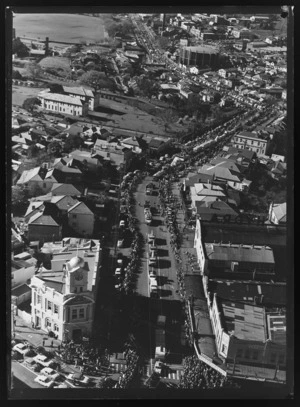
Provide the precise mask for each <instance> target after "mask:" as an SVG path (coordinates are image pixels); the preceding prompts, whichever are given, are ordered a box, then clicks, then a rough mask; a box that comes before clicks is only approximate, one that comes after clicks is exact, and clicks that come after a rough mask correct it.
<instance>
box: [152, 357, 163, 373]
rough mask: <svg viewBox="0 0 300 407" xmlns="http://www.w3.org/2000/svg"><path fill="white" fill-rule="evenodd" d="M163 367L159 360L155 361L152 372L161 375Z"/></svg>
mask: <svg viewBox="0 0 300 407" xmlns="http://www.w3.org/2000/svg"><path fill="white" fill-rule="evenodd" d="M164 366H165V365H164V364H163V362H162V361H161V360H157V361H156V362H155V364H154V372H155V373H158V374H161V373H162V370H163V368H164Z"/></svg>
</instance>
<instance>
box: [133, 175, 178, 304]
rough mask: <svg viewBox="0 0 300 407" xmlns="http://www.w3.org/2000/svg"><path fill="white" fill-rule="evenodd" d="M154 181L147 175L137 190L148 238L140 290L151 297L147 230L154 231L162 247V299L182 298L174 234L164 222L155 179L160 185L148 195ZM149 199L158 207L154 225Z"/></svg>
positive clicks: (158, 268) (138, 210) (159, 254)
mask: <svg viewBox="0 0 300 407" xmlns="http://www.w3.org/2000/svg"><path fill="white" fill-rule="evenodd" d="M150 182H152V183H153V181H152V177H146V178H145V179H144V180H143V182H142V183H141V184H139V186H138V188H137V192H136V194H135V195H136V196H135V198H136V202H137V204H136V217H137V219H138V220H139V222H140V223H139V227H140V231H141V233H142V235H143V237H144V239H145V246H144V248H145V250H144V256H143V258H142V269H141V272H140V274H139V276H138V280H137V287H136V290H137V293H138V294H139V295H143V296H147V297H149V294H150V292H149V281H150V279H149V260H148V259H149V245H148V243H147V234H148V233H150V232H151V231H153V232H154V235H155V237H156V240H155V243H156V246H157V249H158V252H157V257H158V262H157V266H156V267H154V269H155V270H156V273H157V282H158V288H159V289H158V293H159V297H160V299H161V300H162V301H164V300H177V301H181V298H180V295H179V293H178V284H177V275H176V262H175V258H174V255H173V252H172V249H171V244H170V234H169V232H168V230H167V228H166V226H165V225H164V218H163V217H162V216H161V215H160V212H159V198H158V183H154V184H155V185H156V189H155V190H154V191H153V193H152V194H151V195H146V185H147V184H149V183H150ZM146 200H147V201H149V203H150V206H151V208H153V211H154V215H153V220H152V224H151V225H150V226H149V225H147V224H146V222H145V215H144V205H145V201H146Z"/></svg>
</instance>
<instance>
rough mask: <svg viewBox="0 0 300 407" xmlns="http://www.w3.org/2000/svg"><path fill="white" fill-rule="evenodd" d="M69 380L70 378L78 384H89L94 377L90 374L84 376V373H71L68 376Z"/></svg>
mask: <svg viewBox="0 0 300 407" xmlns="http://www.w3.org/2000/svg"><path fill="white" fill-rule="evenodd" d="M67 380H70V381H71V382H73V383H74V384H77V385H81V384H82V385H87V384H90V383H91V382H92V379H91V378H90V377H88V376H84V375H83V374H82V373H70V374H69V375H68V376H67Z"/></svg>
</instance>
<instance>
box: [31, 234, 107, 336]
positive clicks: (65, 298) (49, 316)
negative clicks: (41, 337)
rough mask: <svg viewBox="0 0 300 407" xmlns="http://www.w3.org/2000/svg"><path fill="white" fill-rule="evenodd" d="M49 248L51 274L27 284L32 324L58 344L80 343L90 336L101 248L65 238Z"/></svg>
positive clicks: (43, 271)
mask: <svg viewBox="0 0 300 407" xmlns="http://www.w3.org/2000/svg"><path fill="white" fill-rule="evenodd" d="M72 242H74V243H72ZM59 246H60V247H59ZM49 248H50V250H53V259H52V260H51V266H52V267H51V270H46V269H42V270H40V272H39V273H38V274H36V275H35V276H34V277H33V278H32V279H31V283H30V288H31V318H32V322H33V323H34V324H35V326H36V327H39V328H40V329H42V330H43V331H45V332H47V331H48V332H49V331H52V332H54V333H55V334H56V335H58V339H60V340H70V339H72V340H73V341H75V342H79V341H81V340H82V339H83V337H89V336H90V335H91V332H92V324H93V319H94V303H95V295H96V291H95V290H96V286H97V282H98V270H99V264H100V244H99V241H94V240H92V241H86V240H83V239H70V238H68V239H64V240H63V241H62V242H61V243H60V244H53V245H52V246H51V245H50V246H49ZM49 248H48V250H49ZM79 252H80V253H79ZM79 254H81V256H82V257H81V256H79Z"/></svg>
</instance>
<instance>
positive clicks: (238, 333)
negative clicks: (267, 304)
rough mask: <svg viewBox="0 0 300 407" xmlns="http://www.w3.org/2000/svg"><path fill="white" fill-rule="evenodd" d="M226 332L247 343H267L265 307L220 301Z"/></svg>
mask: <svg viewBox="0 0 300 407" xmlns="http://www.w3.org/2000/svg"><path fill="white" fill-rule="evenodd" d="M220 303H221V305H222V312H223V317H224V323H225V326H224V328H225V330H226V331H227V332H228V333H229V334H232V335H234V336H235V337H236V338H238V339H241V340H246V341H258V342H265V341H266V339H267V333H266V326H265V312H264V308H263V307H257V306H254V305H249V304H243V303H239V302H230V301H227V300H223V301H220Z"/></svg>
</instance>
